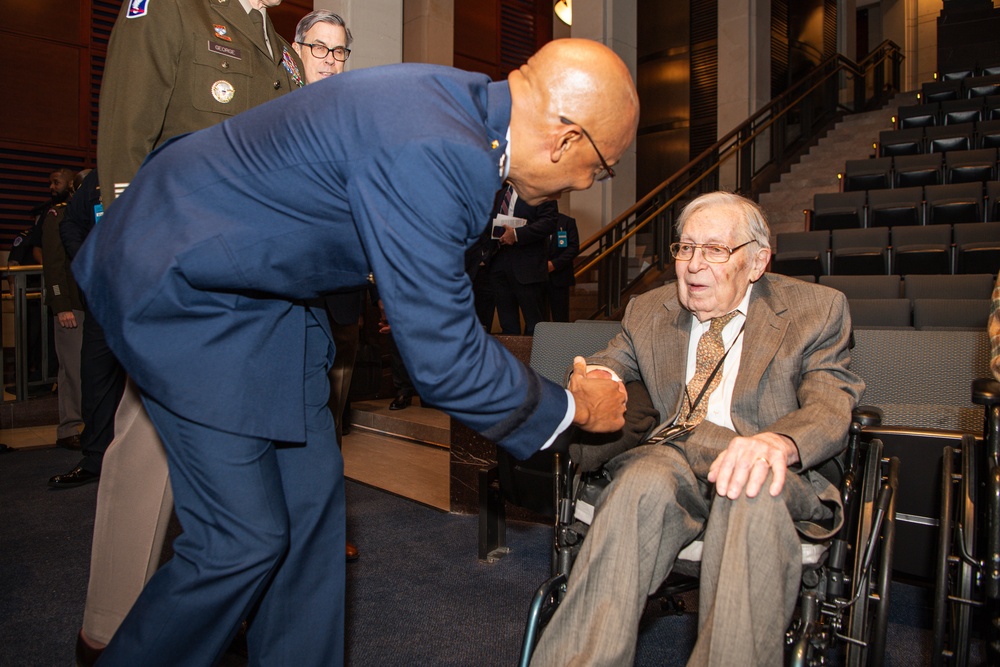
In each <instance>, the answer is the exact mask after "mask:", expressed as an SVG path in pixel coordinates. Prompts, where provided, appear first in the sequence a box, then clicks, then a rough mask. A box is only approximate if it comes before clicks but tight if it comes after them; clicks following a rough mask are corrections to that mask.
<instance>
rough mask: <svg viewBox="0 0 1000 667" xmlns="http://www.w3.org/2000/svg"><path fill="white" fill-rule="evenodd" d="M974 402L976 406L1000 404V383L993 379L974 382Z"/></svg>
mask: <svg viewBox="0 0 1000 667" xmlns="http://www.w3.org/2000/svg"><path fill="white" fill-rule="evenodd" d="M972 402H973V403H975V404H976V405H997V404H998V403H1000V382H997V381H996V380H994V379H992V378H979V379H978V380H973V381H972Z"/></svg>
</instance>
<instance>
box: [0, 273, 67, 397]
mask: <svg viewBox="0 0 1000 667" xmlns="http://www.w3.org/2000/svg"><path fill="white" fill-rule="evenodd" d="M32 276H37V277H38V279H39V284H38V285H37V286H35V285H32V286H31V287H29V286H28V278H30V277H32ZM0 278H3V279H6V280H7V281H8V285H9V288H10V289H9V291H5V292H3V294H2V299H3V300H4V301H13V302H14V399H15V400H17V401H23V400H26V399H27V398H28V396H29V394H28V387H29V385H36V384H38V385H41V384H52V382H53V380H54V378H52V377H49V375H48V368H49V340H48V338H49V330H48V326H47V319H48V312H47V308H46V306H45V299H44V295H45V274H44V273H43V272H42V266H41V265H40V264H26V265H20V266H19V265H13V266H10V265H8V266H0ZM29 301H41V302H42V308H41V313H40V316H39V317H40V319H41V326H40V332H41V339H40V341H39V343H38V344H39V345H40V346H41V361H40V365H41V368H40V369H39V370H40V371H41V374H42V378H41V379H40V380H37V381H34V382H30V381H29V379H28V366H29V364H28V307H27V306H28V302H29ZM3 366H4V363H3V348H2V346H0V369H2V368H3Z"/></svg>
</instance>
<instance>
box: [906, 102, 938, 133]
mask: <svg viewBox="0 0 1000 667" xmlns="http://www.w3.org/2000/svg"><path fill="white" fill-rule="evenodd" d="M939 111H940V109H939V106H938V103H937V102H928V103H925V104H913V105H909V106H902V107H899V112H898V113H897V114H896V129H898V130H905V129H907V128H911V127H928V126H931V125H937V124H938V112H939Z"/></svg>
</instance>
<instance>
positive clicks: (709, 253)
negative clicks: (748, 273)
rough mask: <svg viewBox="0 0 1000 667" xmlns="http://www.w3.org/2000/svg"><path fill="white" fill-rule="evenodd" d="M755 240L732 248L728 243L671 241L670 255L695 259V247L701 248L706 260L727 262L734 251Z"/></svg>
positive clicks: (677, 257) (680, 258)
mask: <svg viewBox="0 0 1000 667" xmlns="http://www.w3.org/2000/svg"><path fill="white" fill-rule="evenodd" d="M753 242H754V239H750V240H749V241H747V242H746V243H741V244H739V245H738V246H736V247H735V248H730V247H729V246H727V245H721V244H719V243H684V242H681V243H671V244H670V255H671V256H672V257H673V258H674V259H679V260H681V261H682V262H687V261H689V260H691V259H694V249H695V248H701V256H702V257H704V258H705V261H706V262H711V263H713V264H725V263H726V262H728V261H729V258H730V257H732V256H733V253H734V252H736V251H737V250H739V249H740V248H742V247H743V246H745V245H750V244H751V243H753Z"/></svg>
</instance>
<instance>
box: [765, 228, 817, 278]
mask: <svg viewBox="0 0 1000 667" xmlns="http://www.w3.org/2000/svg"><path fill="white" fill-rule="evenodd" d="M775 246H776V247H775V252H774V255H772V256H771V271H773V272H774V273H781V274H783V275H786V276H801V275H812V276H819V275H823V274H825V273H829V266H830V232H829V231H826V230H822V231H814V232H785V233H783V234H778V235H777V236H776V237H775Z"/></svg>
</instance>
